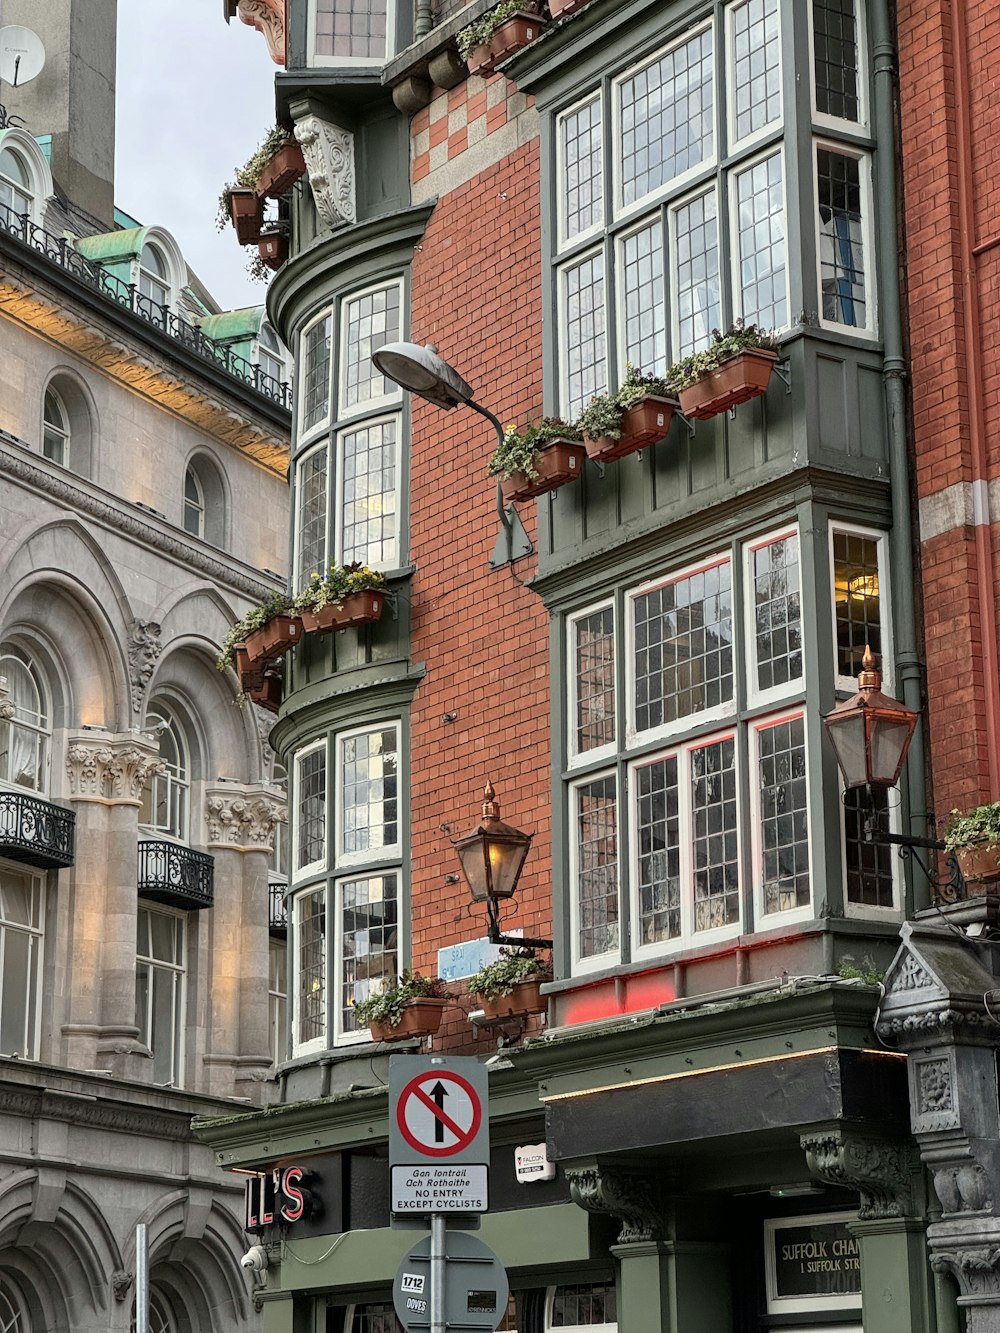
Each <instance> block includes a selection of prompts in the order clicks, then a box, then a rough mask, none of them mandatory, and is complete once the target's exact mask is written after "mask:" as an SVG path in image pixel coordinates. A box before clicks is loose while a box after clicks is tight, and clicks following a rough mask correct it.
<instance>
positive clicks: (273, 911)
mask: <svg viewBox="0 0 1000 1333" xmlns="http://www.w3.org/2000/svg"><path fill="white" fill-rule="evenodd" d="M287 892H288V881H287V880H286V879H272V880H271V881H270V883H269V884H268V886H267V895H268V913H267V924H268V928H269V930H270V932H271V934H272V935H287V934H288V908H287V907H286V906H285V894H286V893H287Z"/></svg>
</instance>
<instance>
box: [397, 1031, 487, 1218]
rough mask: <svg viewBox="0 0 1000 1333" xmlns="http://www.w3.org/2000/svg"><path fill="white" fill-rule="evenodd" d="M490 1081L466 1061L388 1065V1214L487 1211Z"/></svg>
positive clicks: (407, 1060)
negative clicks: (389, 1205)
mask: <svg viewBox="0 0 1000 1333" xmlns="http://www.w3.org/2000/svg"><path fill="white" fill-rule="evenodd" d="M488 1078H489V1075H488V1073H487V1070H486V1069H485V1067H484V1066H483V1065H481V1064H480V1063H479V1061H478V1060H476V1059H474V1058H472V1057H471V1056H453V1057H452V1058H451V1059H448V1058H445V1057H436V1058H435V1059H434V1060H433V1061H432V1060H431V1059H430V1058H429V1057H427V1056H420V1055H394V1056H393V1057H392V1058H391V1059H390V1062H389V1165H390V1167H391V1176H392V1204H391V1206H392V1210H393V1212H403V1213H439V1212H440V1213H447V1212H454V1213H463V1212H485V1211H486V1208H487V1194H488V1170H489V1160H490V1152H489V1107H488V1104H487V1095H488Z"/></svg>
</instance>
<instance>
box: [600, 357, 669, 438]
mask: <svg viewBox="0 0 1000 1333" xmlns="http://www.w3.org/2000/svg"><path fill="white" fill-rule="evenodd" d="M650 395H655V396H656V397H658V398H670V397H672V396H673V389H672V387H671V385H670V383H669V381H668V380H666V379H665V378H664V377H663V376H662V375H644V374H643V373H642V372H641V371H639V370H636V368H635V366H633V365H632V363H631V362H630V361H629V362H626V365H625V378H624V380H623V381H622V383H621V386H620V387H619V388H618V390H617V391H616V392H615V393H601V394H596V395H595V396H594V397H593V398H591V400H590V402H589V403H588V404H587V406H586V407H585V408H584V409H583V411H582V412H581V413H580V415H579V417H578V418H577V421H576V425H577V429H578V430H581V431H583V432H584V433H585V434H587V435H589V436H590V438H591V439H592V440H597V439H600V438H601V437H602V436H607V437H608V438H609V439H612V440H620V439H621V434H622V418H623V417H624V415H625V413H626V412H627V411H628V409H629V408H630V407H631V406H632V405H633V403H637V402H639V401H640V399H642V398H648V397H649V396H650Z"/></svg>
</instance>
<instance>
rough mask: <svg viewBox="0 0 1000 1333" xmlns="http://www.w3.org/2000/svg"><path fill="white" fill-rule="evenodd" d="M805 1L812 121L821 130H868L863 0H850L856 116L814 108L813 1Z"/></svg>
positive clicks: (866, 22) (814, 52)
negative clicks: (854, 43) (855, 58)
mask: <svg viewBox="0 0 1000 1333" xmlns="http://www.w3.org/2000/svg"><path fill="white" fill-rule="evenodd" d="M808 4H809V22H808V28H809V109H810V112H811V114H812V120H813V124H814V125H816V126H817V127H819V128H822V129H832V130H848V131H851V132H853V133H855V134H859V133H864V132H865V131H866V130H867V129H868V112H869V108H868V19H867V14H866V13H865V0H854V19H855V29H856V31H857V35H858V119H857V120H845V119H844V117H843V116H831V115H828V114H827V113H826V112H824V113H823V114H822V115H821V114H820V112H819V111H818V110H817V109H816V33H815V29H814V24H813V0H808Z"/></svg>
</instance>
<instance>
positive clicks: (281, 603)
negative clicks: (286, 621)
mask: <svg viewBox="0 0 1000 1333" xmlns="http://www.w3.org/2000/svg"><path fill="white" fill-rule="evenodd" d="M291 609H292V602H291V598H290V597H289V596H288V593H287V592H285V591H284V590H283V589H281V590H279V591H277V592H272V593H268V595H267V597H265V599H264V600H263V602H261V604H260V605H259V606H254V607H252V608H251V609H250V610H249V611H248V612H247V613H246V615H245V616H242V617H241V618H240V619H239V620H237V622H236V624H235V625H234V626H233V627H232V629H231V630H230V631H229V632H228V634H227V635H226V637H225V638H224V639H223V640H222V649H221V651H220V653H219V655H218V657H217V658H216V659H215V665H216V666H217V667H218V668H219V670H220V671H225V670H227V669H228V668H229V667H235V665H236V649H237V647H238V646H239V645H240V644H242V643H243V642H244V641H245V640H246V639H247V638H249V636H250V635H251V634H253V633H255V632H256V631H257V630H262V629H264V628H265V627H266V626H267V625H269V624H270V623H271V621H273V620H275V619H276V618H277V617H278V616H285V615H287V614H288V612H289V611H290V610H291Z"/></svg>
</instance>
